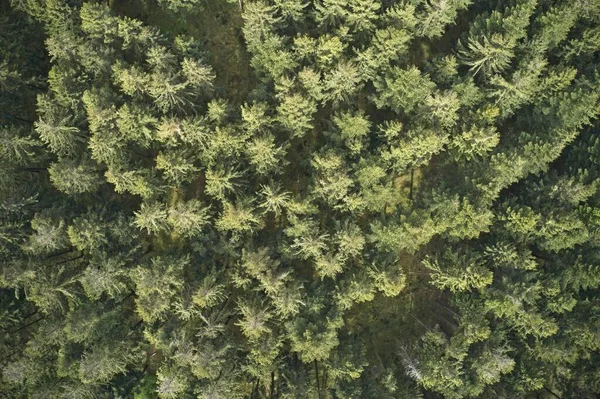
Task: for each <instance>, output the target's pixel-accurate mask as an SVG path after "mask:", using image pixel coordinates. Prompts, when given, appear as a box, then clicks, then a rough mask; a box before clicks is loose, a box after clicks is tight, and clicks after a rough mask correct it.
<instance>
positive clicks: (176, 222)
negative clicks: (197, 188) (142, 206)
mask: <svg viewBox="0 0 600 399" xmlns="http://www.w3.org/2000/svg"><path fill="white" fill-rule="evenodd" d="M208 212H209V208H208V207H204V206H203V205H202V203H201V202H200V201H198V200H189V201H186V202H183V201H181V202H178V203H177V204H175V206H173V207H171V208H169V210H168V216H167V221H168V222H169V224H170V225H171V228H172V229H173V232H175V233H176V234H180V235H182V236H184V237H194V236H197V235H198V234H200V232H201V231H202V228H203V227H204V226H205V225H206V224H208V223H209V221H210V217H209V215H208Z"/></svg>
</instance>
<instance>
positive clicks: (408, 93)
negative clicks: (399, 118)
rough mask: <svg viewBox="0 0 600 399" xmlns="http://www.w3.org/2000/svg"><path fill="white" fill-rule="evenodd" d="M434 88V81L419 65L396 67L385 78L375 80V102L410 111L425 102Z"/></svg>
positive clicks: (378, 104)
mask: <svg viewBox="0 0 600 399" xmlns="http://www.w3.org/2000/svg"><path fill="white" fill-rule="evenodd" d="M433 88H434V84H433V82H431V81H430V80H429V77H428V76H427V75H423V74H421V71H419V69H418V68H417V67H414V66H413V67H410V68H409V69H403V68H399V67H395V68H392V69H391V70H390V71H389V72H388V74H386V76H385V77H384V78H383V79H380V80H377V81H375V89H376V90H377V97H376V98H374V99H373V102H374V103H375V104H376V105H377V107H379V108H384V107H390V108H392V109H394V110H397V111H402V112H406V113H408V112H411V111H412V110H414V108H415V107H416V106H417V105H419V104H420V103H422V102H424V101H425V99H426V98H427V97H428V96H429V95H430V94H431V92H432V90H433Z"/></svg>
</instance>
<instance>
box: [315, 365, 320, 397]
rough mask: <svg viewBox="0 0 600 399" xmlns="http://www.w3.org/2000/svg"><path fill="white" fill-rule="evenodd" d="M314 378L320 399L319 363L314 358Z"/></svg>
mask: <svg viewBox="0 0 600 399" xmlns="http://www.w3.org/2000/svg"><path fill="white" fill-rule="evenodd" d="M315 379H316V380H317V395H318V396H319V399H321V385H320V383H319V364H318V363H317V361H316V360H315Z"/></svg>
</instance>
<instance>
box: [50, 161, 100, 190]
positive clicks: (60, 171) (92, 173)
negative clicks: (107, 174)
mask: <svg viewBox="0 0 600 399" xmlns="http://www.w3.org/2000/svg"><path fill="white" fill-rule="evenodd" d="M48 172H49V173H50V180H51V181H52V184H54V187H56V188H57V189H58V190H60V191H62V192H64V193H66V194H72V195H73V194H83V193H88V192H93V191H95V190H96V189H97V188H98V186H99V185H100V183H101V179H100V176H99V174H98V172H97V170H96V168H95V165H94V164H93V163H92V162H90V161H89V160H83V161H80V162H77V161H75V160H73V159H70V158H64V159H61V160H59V161H58V162H56V163H53V164H52V165H51V166H50V167H49V168H48Z"/></svg>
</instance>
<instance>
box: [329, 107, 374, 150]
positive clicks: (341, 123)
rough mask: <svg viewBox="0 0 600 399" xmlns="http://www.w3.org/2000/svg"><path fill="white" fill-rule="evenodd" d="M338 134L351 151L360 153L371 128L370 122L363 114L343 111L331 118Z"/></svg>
mask: <svg viewBox="0 0 600 399" xmlns="http://www.w3.org/2000/svg"><path fill="white" fill-rule="evenodd" d="M333 123H335V124H336V126H337V127H338V129H339V130H340V136H341V138H342V140H343V141H344V143H345V144H346V147H348V149H349V150H350V152H351V153H353V154H356V153H360V151H361V149H362V146H363V143H364V142H365V141H366V138H367V135H368V134H369V131H370V129H371V122H370V121H369V120H368V119H366V118H365V116H364V115H361V114H357V115H353V114H351V113H343V114H340V115H339V116H335V117H334V118H333Z"/></svg>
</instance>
